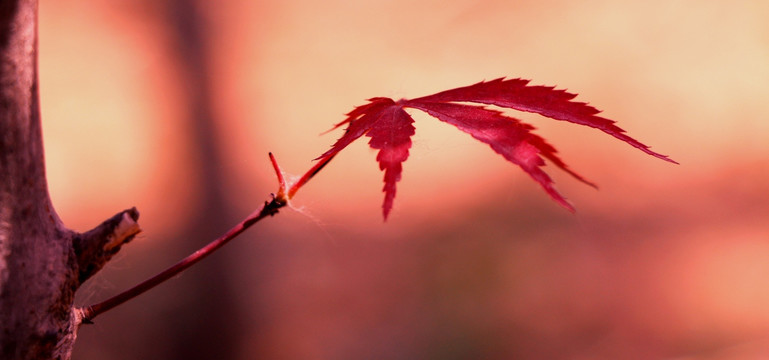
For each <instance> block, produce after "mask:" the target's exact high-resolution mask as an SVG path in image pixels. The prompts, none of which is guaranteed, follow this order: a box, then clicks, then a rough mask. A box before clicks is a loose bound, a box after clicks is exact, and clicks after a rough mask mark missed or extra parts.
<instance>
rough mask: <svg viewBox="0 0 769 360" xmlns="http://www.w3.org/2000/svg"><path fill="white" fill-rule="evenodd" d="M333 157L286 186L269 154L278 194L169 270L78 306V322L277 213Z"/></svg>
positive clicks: (87, 321) (172, 273)
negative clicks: (277, 183) (99, 299)
mask: <svg viewBox="0 0 769 360" xmlns="http://www.w3.org/2000/svg"><path fill="white" fill-rule="evenodd" d="M332 158H333V156H331V157H328V158H324V159H321V160H320V161H318V162H317V163H316V164H315V165H314V166H313V167H311V168H310V170H308V171H307V172H306V173H305V174H304V175H303V176H302V177H301V178H300V179H299V181H297V182H296V183H295V184H293V185H291V188H290V189H288V190H287V189H286V187H287V185H286V182H285V179H284V177H283V173H282V172H281V170H280V167H279V166H278V163H277V161H276V160H275V157H274V156H273V155H272V153H270V161H271V162H272V166H273V168H274V169H275V173H276V174H277V176H278V182H279V184H280V188H279V191H278V194H277V195H273V196H272V200H270V201H265V202H264V204H262V206H261V207H260V208H259V209H257V210H255V211H254V212H252V213H251V214H250V215H248V216H247V217H246V218H245V219H243V220H242V221H241V222H240V223H238V224H237V225H235V226H234V227H232V228H231V229H230V230H229V231H227V233H225V234H224V235H222V236H221V237H219V238H218V239H216V240H214V241H212V242H210V243H209V244H208V245H206V246H204V247H202V248H200V249H199V250H198V251H195V252H194V253H192V254H191V255H189V256H187V257H186V258H184V259H182V260H181V261H179V262H178V263H176V264H175V265H173V266H171V267H169V268H168V269H166V270H164V271H162V272H161V273H159V274H157V275H155V276H153V277H151V278H149V279H147V280H145V281H144V282H142V283H140V284H138V285H136V286H134V287H132V288H130V289H128V290H126V291H124V292H122V293H120V294H118V295H115V296H113V297H111V298H109V299H107V300H105V301H103V302H100V303H98V304H94V305H91V306H88V307H85V308H82V309H77V312H78V315H79V317H80V322H81V323H83V324H90V323H92V321H93V319H94V318H95V317H97V316H99V315H100V314H102V313H104V312H106V311H108V310H110V309H112V308H114V307H116V306H118V305H120V304H122V303H124V302H126V301H128V300H131V299H133V298H135V297H137V296H139V295H141V294H143V293H144V292H146V291H148V290H150V289H152V288H154V287H155V286H157V285H160V284H161V283H163V282H164V281H166V280H168V279H170V278H172V277H174V276H176V275H177V274H179V273H181V272H182V271H184V270H186V269H187V268H189V267H190V266H192V265H195V264H196V263H198V262H199V261H200V260H203V259H204V258H206V257H208V255H211V254H212V253H214V252H215V251H216V250H218V249H219V248H221V247H222V246H224V245H225V244H227V243H228V242H230V240H232V239H234V238H235V237H237V236H238V235H240V234H241V233H242V232H243V231H245V230H246V229H248V228H249V227H251V226H252V225H254V224H256V223H257V222H259V221H260V220H262V219H264V218H266V217H268V216H272V215H275V214H277V213H278V210H280V208H282V207H284V206H286V205H288V200H289V199H290V198H291V197H293V195H294V194H296V192H297V191H298V190H299V188H301V187H302V186H303V185H304V184H306V183H307V181H309V180H310V179H312V177H313V176H315V174H317V173H318V172H319V171H320V170H321V169H323V167H325V166H326V164H328V162H329V161H331V159H332Z"/></svg>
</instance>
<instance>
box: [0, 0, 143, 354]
mask: <svg viewBox="0 0 769 360" xmlns="http://www.w3.org/2000/svg"><path fill="white" fill-rule="evenodd" d="M38 99H39V97H38V82H37V0H0V358H1V359H68V358H69V357H70V354H71V351H72V346H73V344H74V340H75V337H76V334H77V328H78V326H79V324H80V316H79V314H80V313H79V311H78V310H77V309H75V308H74V307H73V299H74V295H75V291H76V290H77V288H78V287H79V286H80V284H82V282H83V281H85V280H86V279H88V277H90V276H91V275H93V274H94V273H95V272H96V271H98V270H99V269H100V268H101V267H102V266H103V265H104V264H105V263H106V262H107V261H108V260H109V259H110V258H111V257H112V255H114V254H115V253H116V252H117V251H118V250H119V249H120V247H121V245H122V244H124V243H126V242H128V241H130V240H131V239H132V238H133V236H134V235H135V234H136V233H138V232H139V228H138V225H137V224H136V220H137V219H138V215H139V214H138V212H137V211H136V209H129V210H126V211H123V212H120V213H118V214H117V215H115V216H114V217H113V218H111V219H108V220H107V221H105V222H104V223H103V224H101V225H99V226H98V227H96V228H95V229H93V230H91V231H89V232H86V233H82V234H79V233H76V232H74V231H72V230H69V229H67V228H66V227H65V226H64V224H62V222H61V220H60V219H59V217H58V215H57V214H56V212H55V211H54V209H53V206H52V205H51V201H50V198H49V196H48V187H47V182H46V177H45V164H44V161H43V160H44V159H43V144H42V135H41V128H40V127H41V125H40V107H39V100H38Z"/></svg>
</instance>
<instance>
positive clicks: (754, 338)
mask: <svg viewBox="0 0 769 360" xmlns="http://www.w3.org/2000/svg"><path fill="white" fill-rule="evenodd" d="M501 76H508V77H524V78H528V79H532V80H533V83H535V84H543V85H558V86H559V87H560V88H568V89H569V90H570V91H573V92H576V93H579V94H580V95H579V97H578V98H577V99H578V100H582V101H589V102H590V103H591V104H593V105H594V106H596V107H598V108H600V109H602V110H604V113H603V114H604V115H605V116H606V117H609V118H612V119H615V120H617V121H618V122H619V125H620V126H621V127H622V128H624V129H626V130H627V131H628V132H629V134H630V135H631V136H633V137H635V138H637V139H639V140H640V141H642V142H644V143H646V144H648V145H650V146H652V147H653V149H654V150H656V151H658V152H661V153H663V154H668V155H670V156H671V157H672V158H674V159H675V160H677V161H679V162H680V163H681V165H680V166H675V165H671V164H668V163H665V162H663V161H660V160H657V159H655V158H653V157H650V156H647V155H645V154H643V153H642V152H640V151H638V150H636V149H634V148H632V147H630V146H627V145H626V144H623V143H621V142H620V141H618V140H616V139H614V138H612V137H610V136H607V135H606V134H604V133H602V132H600V131H596V130H593V129H588V128H584V127H580V126H576V125H571V124H566V123H563V122H556V121H552V120H549V119H543V118H541V117H538V116H535V115H532V114H517V113H516V114H514V115H516V116H518V117H520V118H521V119H523V120H524V121H527V122H530V123H532V124H534V125H535V126H537V128H538V131H537V133H538V134H540V135H542V136H543V137H545V138H546V139H548V140H549V141H550V142H551V143H552V144H554V145H555V146H556V147H557V148H558V149H559V150H560V153H561V155H562V158H563V159H564V160H565V161H566V162H567V163H568V164H569V165H570V166H571V167H572V168H573V169H575V170H576V171H578V172H579V173H581V174H583V175H585V176H586V177H587V178H588V179H590V180H592V181H594V182H596V183H598V184H599V186H600V187H601V189H600V190H599V191H596V190H595V189H592V188H590V187H588V186H585V185H584V184H581V183H579V182H578V181H576V180H574V179H572V178H570V177H569V176H568V175H567V174H565V173H563V172H559V171H557V170H556V169H553V167H552V166H549V167H548V168H547V170H548V171H549V172H550V173H551V175H552V176H553V177H554V179H555V180H556V182H557V185H558V188H559V190H560V191H561V192H562V193H563V194H564V195H565V196H567V197H568V198H569V199H570V200H571V201H572V202H573V203H574V204H575V205H576V207H577V209H578V211H577V213H576V214H575V215H572V214H570V213H568V212H567V211H565V210H564V209H562V208H561V207H559V206H558V205H557V204H556V203H555V202H553V201H551V200H550V199H549V198H548V197H547V195H546V194H545V193H544V192H543V191H541V189H540V188H539V186H538V185H536V184H535V183H534V182H533V181H531V180H530V179H529V178H528V176H526V175H525V174H524V173H523V172H521V171H520V170H519V169H518V168H516V167H515V166H513V165H511V164H509V163H507V162H505V161H504V160H503V159H502V158H501V157H500V156H498V155H496V154H494V153H493V152H492V151H491V150H490V149H489V148H488V146H486V145H483V144H481V143H478V142H476V141H474V140H473V139H471V138H470V137H469V136H467V135H466V134H463V133H461V132H459V131H457V130H456V129H454V128H452V127H451V126H449V125H447V124H443V123H440V122H438V121H437V120H434V119H432V118H428V117H427V116H424V115H422V114H418V113H414V114H415V119H416V121H417V123H416V127H417V134H416V136H415V138H414V147H413V149H412V151H411V157H410V158H409V160H408V162H406V163H405V169H404V175H403V180H402V181H401V182H400V183H399V188H398V197H397V198H396V201H395V208H394V210H393V213H392V214H391V218H390V220H389V221H388V222H387V223H383V222H382V219H381V210H380V206H381V201H382V194H381V192H380V190H381V186H382V184H381V178H382V174H381V173H380V171H379V170H378V168H377V165H376V162H375V160H374V157H375V153H374V152H373V151H371V150H369V149H368V148H367V145H366V143H365V140H360V141H359V142H357V143H355V144H353V145H352V146H350V148H349V149H348V150H345V151H344V152H342V154H341V155H340V156H338V157H337V158H336V159H335V160H334V161H333V162H332V163H331V164H330V166H328V167H327V168H326V169H324V170H323V171H322V172H321V173H320V174H319V175H318V176H317V177H316V178H315V179H313V180H312V181H311V182H310V183H309V184H308V185H307V186H306V187H304V188H303V189H302V190H301V191H300V192H299V194H298V196H297V197H296V198H295V201H294V204H293V206H294V207H295V208H296V210H291V209H286V210H285V211H283V212H282V213H281V214H280V215H279V216H277V217H275V218H272V219H268V220H266V221H264V222H263V223H260V224H258V225H257V226H256V227H255V228H253V229H251V230H249V231H248V232H247V233H245V234H244V235H243V236H242V237H241V238H239V239H237V240H236V241H235V242H234V243H232V244H231V245H229V246H228V247H226V248H224V249H223V250H222V251H221V252H220V253H217V254H215V255H214V256H213V257H211V258H209V259H207V260H205V261H204V262H203V263H201V264H199V265H198V266H196V267H194V268H192V269H191V270H189V271H188V272H186V273H184V274H183V275H181V276H179V277H178V278H176V279H173V280H172V281H169V282H168V283H166V284H163V285H162V286H160V287H159V288H157V289H155V290H153V291H151V292H150V293H147V294H145V295H143V296H141V297H140V298H137V299H135V300H133V301H131V302H129V303H127V304H125V305H123V306H121V307H119V308H116V309H114V310H112V311H111V312H108V313H106V314H104V315H102V316H101V317H99V318H98V319H97V320H96V324H95V325H91V326H87V327H85V328H83V329H82V330H81V332H80V338H79V340H78V344H77V348H76V352H75V359H80V360H86V359H257V358H258V359H545V358H559V359H764V358H769V224H768V223H769V221H767V218H769V216H767V215H769V170H767V167H769V166H768V165H769V163H768V161H769V141H767V136H769V106H767V100H769V3H767V2H765V1H730V2H725V1H695V0H688V1H687V0H684V1H663V0H652V1H643V2H641V1H636V2H618V1H611V0H590V1H580V2H576V1H557V0H552V1H528V2H523V1H485V2H478V1H476V0H473V1H469V0H467V1H444V0H418V1H414V0H409V1H406V0H396V1H392V0H391V1H383V0H369V1H339V0H334V1H309V0H281V1H278V0H263V1H262V0H260V1H245V0H241V1H233V0H226V1H225V0H222V1H202V0H200V1H190V0H188V1H184V0H166V1H149V0H144V1H128V0H123V1H116V0H56V1H42V2H41V4H40V81H41V98H42V99H41V101H42V107H43V109H42V110H43V126H44V136H45V145H46V151H47V152H46V156H47V168H48V176H49V183H50V189H51V195H52V198H53V201H54V204H55V205H56V208H57V210H58V212H59V214H60V216H61V217H62V219H63V220H64V221H65V222H66V223H67V224H68V225H69V226H70V227H73V228H75V229H76V230H81V231H85V230H88V229H89V228H91V227H93V226H95V225H96V224H98V223H99V222H101V221H102V220H104V219H106V218H107V217H109V216H111V215H113V214H114V213H116V212H118V211H119V210H121V209H123V208H126V207H130V206H136V207H137V208H138V209H139V210H140V211H141V219H140V223H141V225H142V227H143V229H144V232H143V233H142V235H140V236H139V237H138V238H137V239H136V240H134V241H133V242H132V243H131V244H130V245H128V246H126V247H124V249H123V250H122V251H121V252H120V253H119V255H118V256H117V257H116V259H115V260H114V261H113V262H111V263H110V264H109V266H108V267H107V268H106V269H105V270H104V271H102V272H101V273H99V274H98V275H97V276H96V277H95V278H94V279H92V280H91V281H90V282H89V283H88V284H87V285H86V286H85V288H84V289H83V291H81V293H80V297H79V298H78V304H80V305H85V304H90V303H93V302H97V301H100V300H103V299H105V298H107V297H109V296H110V295H113V294H116V293H118V292H119V291H121V290H123V289H125V288H127V287H129V286H131V285H133V284H135V283H137V282H139V281H141V280H143V279H145V278H147V277H148V276H150V275H152V274H154V273H156V272H158V271H160V270H162V269H164V268H165V267H167V266H169V265H171V264H172V263H174V262H176V261H177V260H178V259H180V258H182V257H184V256H186V255H187V254H188V253H190V252H192V251H194V250H195V249H197V248H198V247H200V246H201V245H202V244H204V243H206V242H207V241H209V240H211V239H212V238H214V237H216V236H217V235H219V234H221V233H223V232H224V231H225V230H226V229H227V228H229V226H231V225H233V224H235V223H236V222H237V221H238V220H239V219H241V218H242V217H243V216H245V215H246V214H248V213H249V212H251V210H253V209H254V208H255V207H257V206H258V205H259V204H260V202H262V201H264V200H265V199H267V197H268V195H269V193H270V192H274V191H276V190H277V185H276V181H275V176H274V174H273V172H272V169H271V167H270V165H269V161H268V159H267V152H268V151H272V152H273V153H274V154H275V155H276V156H277V157H278V160H279V161H280V163H281V165H282V166H283V168H284V170H285V171H287V172H290V173H293V174H301V173H302V172H304V171H305V170H306V169H307V168H309V167H310V166H311V164H312V163H311V160H312V159H313V158H315V157H317V156H318V155H320V154H321V153H322V152H323V151H325V150H326V149H327V148H328V146H330V145H331V144H332V143H333V141H334V140H336V138H337V137H338V136H340V134H341V132H340V131H336V132H334V133H331V134H326V135H323V136H318V134H320V133H321V132H323V131H325V130H327V129H329V128H330V126H331V125H332V124H334V123H336V122H338V121H340V120H341V119H342V118H343V114H344V113H346V112H347V111H349V110H350V109H352V107H353V106H355V105H359V104H362V103H363V102H364V99H366V98H369V97H373V96H389V97H393V98H401V97H417V96H422V95H427V94H431V93H434V92H437V91H440V90H444V89H448V88H453V87H458V86H464V85H469V84H472V83H475V82H478V81H480V80H483V79H487V80H490V79H494V78H497V77H501Z"/></svg>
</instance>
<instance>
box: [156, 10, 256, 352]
mask: <svg viewBox="0 0 769 360" xmlns="http://www.w3.org/2000/svg"><path fill="white" fill-rule="evenodd" d="M202 7H203V6H201V3H200V2H199V1H188V0H172V1H170V2H169V3H168V4H167V5H166V18H167V20H168V24H170V26H169V27H168V28H169V29H170V30H171V31H172V34H171V35H172V36H171V39H173V43H174V44H175V45H176V46H177V48H176V57H177V61H176V63H177V64H178V66H179V70H180V71H179V73H180V74H181V79H182V82H183V86H182V88H183V89H184V90H183V91H184V92H183V93H182V98H183V99H184V100H183V103H184V104H186V106H187V108H188V109H189V111H188V114H189V115H188V116H189V118H188V122H187V124H188V125H187V126H188V129H189V135H188V136H190V144H192V146H191V147H190V149H191V151H192V153H191V154H190V155H189V156H190V158H192V159H193V162H192V165H193V168H192V171H191V173H192V179H190V180H191V181H193V182H197V185H196V189H197V192H196V196H197V197H198V199H199V200H198V202H197V204H196V207H195V209H193V211H192V212H191V215H190V217H189V219H188V220H187V222H186V223H187V225H186V226H185V229H184V230H183V231H182V233H181V234H179V236H178V238H179V239H186V240H185V242H181V243H180V244H184V249H185V251H186V249H189V248H190V247H192V248H196V247H199V246H203V245H205V244H206V243H207V242H208V241H210V240H211V239H214V238H216V237H218V236H219V235H221V234H222V233H223V232H224V231H226V230H227V229H228V228H229V227H230V226H232V225H233V224H234V223H235V222H236V220H238V219H237V218H236V217H235V215H234V214H232V211H231V210H230V208H231V206H229V205H228V202H227V189H226V184H225V179H226V178H227V177H228V175H229V171H228V170H227V168H226V166H225V164H224V161H223V160H224V155H223V154H222V148H221V145H220V144H221V141H220V138H219V137H218V135H219V134H221V133H222V131H221V129H220V128H218V127H217V121H216V116H215V113H214V110H213V104H212V99H213V96H212V86H211V85H212V84H211V76H212V71H211V64H210V56H211V51H210V50H209V46H208V44H207V38H206V34H207V33H206V28H207V24H206V19H205V16H204V13H203V9H202ZM231 268H232V267H231V266H229V262H228V260H227V257H226V254H219V255H218V256H213V257H211V258H209V259H206V261H205V263H204V264H201V267H200V268H199V270H200V271H197V272H196V273H195V274H194V276H190V277H188V278H181V279H179V280H180V282H181V284H180V285H181V287H182V288H184V289H185V290H184V292H185V293H187V294H194V296H189V297H185V298H183V299H180V301H179V302H178V303H177V304H176V305H175V306H174V307H173V308H172V313H171V314H170V316H171V317H172V318H173V321H169V322H165V323H164V324H163V325H162V326H166V327H167V328H168V329H167V330H168V331H166V332H165V334H166V336H167V340H168V341H169V342H170V345H169V349H168V351H170V352H171V353H169V354H166V355H167V356H168V357H167V358H173V359H193V358H197V359H231V358H235V357H236V356H235V354H236V353H237V352H238V346H237V344H238V343H239V338H238V334H241V333H242V331H239V326H238V319H239V318H240V317H239V316H238V313H239V312H238V310H237V304H236V303H235V302H234V299H235V297H234V296H232V295H229V293H230V292H231V291H232V289H231V288H230V286H229V284H228V282H227V281H226V279H223V275H222V274H227V273H228V272H229V269H231ZM191 314H194V316H191Z"/></svg>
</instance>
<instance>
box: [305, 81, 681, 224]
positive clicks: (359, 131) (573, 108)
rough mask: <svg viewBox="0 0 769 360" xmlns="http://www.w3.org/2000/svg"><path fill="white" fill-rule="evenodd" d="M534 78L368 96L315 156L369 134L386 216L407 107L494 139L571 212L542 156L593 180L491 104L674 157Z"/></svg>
mask: <svg viewBox="0 0 769 360" xmlns="http://www.w3.org/2000/svg"><path fill="white" fill-rule="evenodd" d="M528 83H529V81H528V80H522V79H507V80H506V79H504V78H500V79H496V80H492V81H482V82H479V83H477V84H475V85H470V86H465V87H460V88H456V89H452V90H446V91H442V92H439V93H437V94H433V95H429V96H424V97H420V98H416V99H411V100H407V99H402V100H398V101H393V100H392V99H390V98H384V97H377V98H372V99H369V102H368V103H367V104H365V105H361V106H358V107H356V108H355V109H353V110H352V111H350V112H349V113H348V114H347V118H346V119H345V120H344V121H342V122H340V123H338V124H336V125H335V126H334V129H336V128H338V127H340V126H342V125H344V124H349V126H348V127H347V130H346V131H345V133H344V135H343V136H342V137H341V138H339V140H337V141H336V143H334V145H332V147H331V149H330V150H328V151H326V152H325V153H324V154H323V155H321V156H320V157H318V159H316V160H329V159H330V158H331V157H333V156H334V155H336V154H337V153H338V152H339V151H341V150H342V149H344V148H345V147H346V146H347V145H349V144H350V143H352V142H353V141H355V140H356V139H357V138H359V137H361V136H363V135H366V136H368V137H370V138H371V139H370V140H369V145H370V146H371V147H372V148H374V149H377V150H379V153H378V154H377V158H376V159H377V161H378V162H379V169H381V170H383V171H384V188H383V191H384V193H385V198H384V203H383V204H382V211H383V214H384V218H385V219H387V216H388V215H389V214H390V210H392V206H393V200H394V199H395V192H396V183H397V182H398V181H400V179H401V172H402V170H403V167H402V164H403V162H404V161H406V159H408V156H409V148H411V136H412V135H414V130H415V129H414V126H413V123H414V119H412V118H411V115H409V114H408V113H407V112H406V111H405V110H404V109H405V108H412V109H418V110H421V111H424V112H426V113H427V114H429V115H431V116H433V117H435V118H437V119H438V120H441V121H443V122H446V123H449V124H452V125H454V126H456V127H457V128H459V129H460V130H462V131H464V132H466V133H468V134H470V135H471V136H472V137H474V138H475V139H477V140H479V141H481V142H484V143H486V144H488V145H489V146H491V148H492V149H493V150H494V151H495V152H497V153H498V154H500V155H502V156H503V157H504V158H505V159H507V160H508V161H510V162H512V163H513V164H516V165H518V166H520V167H521V168H522V169H523V170H524V171H525V172H526V173H528V174H529V176H531V177H532V178H533V179H534V180H535V181H537V182H538V183H539V184H540V185H541V186H542V187H543V188H544V190H545V191H546V192H547V193H548V194H549V195H550V196H551V197H552V198H553V199H554V200H555V201H557V202H558V203H559V204H561V205H562V206H564V207H565V208H567V209H569V210H570V211H574V207H573V206H572V205H571V204H569V202H567V201H566V199H565V198H564V197H563V196H562V195H561V194H560V193H558V191H556V190H555V188H554V187H553V181H552V179H551V178H550V176H548V175H547V174H546V173H545V172H544V171H543V170H542V168H541V167H542V166H543V165H544V164H545V162H544V160H543V158H545V159H547V160H549V161H550V162H552V163H553V164H555V165H556V166H558V167H559V168H561V169H562V170H564V171H566V172H568V173H569V174H571V175H572V176H574V177H575V178H577V179H578V180H580V181H582V182H584V183H586V184H588V185H591V186H595V185H594V184H592V183H590V182H589V181H587V180H585V179H584V178H582V177H581V176H580V175H578V174H577V173H575V172H573V171H571V170H570V169H569V168H568V167H567V166H566V164H565V163H564V162H563V161H562V160H561V159H560V158H558V156H557V155H556V150H555V148H554V147H553V146H551V145H550V144H548V143H547V142H546V141H545V139H543V138H541V137H539V136H537V135H535V134H533V133H532V132H531V131H532V130H533V129H534V127H533V126H531V125H528V124H525V123H523V122H521V121H520V120H518V119H516V118H513V117H510V116H507V115H505V114H504V113H502V112H501V111H498V110H495V109H492V108H488V107H487V105H494V106H497V107H502V108H509V109H515V110H520V111H526V112H534V113H538V114H540V115H543V116H546V117H549V118H552V119H556V120H564V121H568V122H572V123H575V124H580V125H586V126H590V127H594V128H597V129H600V130H603V131H604V132H606V133H607V134H609V135H612V136H614V137H616V138H617V139H620V140H622V141H624V142H626V143H628V144H630V145H632V146H634V147H636V148H638V149H640V150H641V151H643V152H645V153H647V154H649V155H652V156H655V157H658V158H660V159H662V160H665V161H669V162H672V163H676V162H675V161H673V160H671V159H670V158H668V157H667V156H665V155H661V154H658V153H656V152H654V151H651V150H650V149H649V147H648V146H646V145H644V144H642V143H640V142H638V141H637V140H635V139H633V138H631V137H629V136H627V135H625V132H624V130H622V129H620V128H619V127H617V126H616V125H614V121H612V120H609V119H606V118H603V117H600V116H598V113H599V111H598V110H597V109H596V108H594V107H592V106H590V105H587V104H586V103H582V102H576V101H572V99H574V98H575V97H576V96H577V95H576V94H571V93H568V92H566V91H565V90H556V89H555V88H553V87H548V86H531V85H528ZM468 103H477V104H468ZM478 104H481V105H478Z"/></svg>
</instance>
